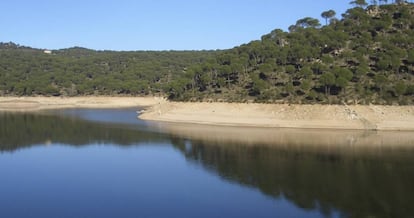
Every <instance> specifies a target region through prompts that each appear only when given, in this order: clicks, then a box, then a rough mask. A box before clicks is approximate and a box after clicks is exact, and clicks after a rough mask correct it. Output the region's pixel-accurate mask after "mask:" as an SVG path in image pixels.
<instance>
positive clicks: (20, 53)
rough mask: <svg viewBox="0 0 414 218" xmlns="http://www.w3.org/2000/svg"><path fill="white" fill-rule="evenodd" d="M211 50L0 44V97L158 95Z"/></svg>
mask: <svg viewBox="0 0 414 218" xmlns="http://www.w3.org/2000/svg"><path fill="white" fill-rule="evenodd" d="M218 53H219V52H216V51H157V52H155V51H136V52H115V51H94V50H89V49H85V48H80V47H74V48H69V49H61V50H53V51H48V50H41V49H33V48H29V47H24V46H19V45H16V44H14V43H0V95H18V96H22V95H53V96H60V95H64V96H75V95H149V94H151V95H163V94H164V90H163V89H165V86H166V85H167V84H169V83H170V81H172V80H177V79H179V78H181V77H183V76H185V70H186V67H187V66H189V65H193V64H197V63H202V62H204V61H205V60H206V59H208V58H211V57H213V55H215V54H218Z"/></svg>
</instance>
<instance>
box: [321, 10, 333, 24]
mask: <svg viewBox="0 0 414 218" xmlns="http://www.w3.org/2000/svg"><path fill="white" fill-rule="evenodd" d="M335 15H336V12H335V11H334V10H328V11H324V12H322V14H321V16H322V17H323V18H325V25H328V19H331V18H333V17H334V16H335Z"/></svg>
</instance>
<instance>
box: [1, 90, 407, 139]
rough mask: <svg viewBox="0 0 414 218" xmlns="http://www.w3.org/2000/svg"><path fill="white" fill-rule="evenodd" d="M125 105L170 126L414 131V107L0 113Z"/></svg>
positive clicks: (110, 102) (130, 101)
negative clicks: (130, 109)
mask: <svg viewBox="0 0 414 218" xmlns="http://www.w3.org/2000/svg"><path fill="white" fill-rule="evenodd" d="M128 107H129V108H130V107H137V109H138V107H145V109H144V110H142V111H140V112H139V116H138V117H139V118H140V119H142V120H148V121H160V122H168V123H172V124H174V123H187V124H203V125H207V124H208V125H214V126H236V127H261V128H293V129H339V130H392V131H395V130H397V131H414V106H383V105H295V104H256V103H219V102H214V103H208V102H169V101H167V100H165V99H164V98H161V97H110V96H83V97H43V96H37V97H0V112H1V111H5V112H29V111H31V112H33V111H41V110H50V109H65V108H100V109H102V108H128ZM213 128H214V127H213Z"/></svg>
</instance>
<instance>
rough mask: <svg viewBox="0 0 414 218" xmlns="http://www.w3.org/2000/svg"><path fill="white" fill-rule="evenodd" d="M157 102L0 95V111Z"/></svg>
mask: <svg viewBox="0 0 414 218" xmlns="http://www.w3.org/2000/svg"><path fill="white" fill-rule="evenodd" d="M157 102H159V100H158V98H156V97H107V96H86V97H42V96H39V97H0V111H12V112H25V111H38V110H47V109H63V108H126V107H148V106H152V105H155V104H156V103H157Z"/></svg>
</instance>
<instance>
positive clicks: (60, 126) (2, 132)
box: [0, 110, 168, 151]
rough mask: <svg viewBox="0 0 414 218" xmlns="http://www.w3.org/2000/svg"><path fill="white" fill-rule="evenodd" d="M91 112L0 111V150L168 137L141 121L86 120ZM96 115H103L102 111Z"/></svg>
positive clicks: (120, 143)
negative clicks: (86, 115)
mask: <svg viewBox="0 0 414 218" xmlns="http://www.w3.org/2000/svg"><path fill="white" fill-rule="evenodd" d="M91 111H92V110H79V111H78V112H75V111H74V110H67V111H54V112H50V113H34V114H31V113H24V114H22V113H17V114H16V113H2V114H0V120H1V125H0V151H13V150H17V149H21V148H24V147H30V146H33V145H49V144H52V143H59V144H67V145H73V146H85V145H89V144H92V143H100V144H110V143H111V144H117V145H120V146H128V145H132V144H140V143H146V144H148V143H154V142H165V141H167V140H168V138H166V136H165V135H164V134H161V133H158V132H151V131H144V130H143V129H145V128H146V127H145V126H144V125H143V123H139V122H138V123H122V122H120V123H116V122H112V123H111V122H110V121H104V122H98V121H97V120H86V119H83V117H82V116H83V115H85V114H88V113H91ZM104 112H105V113H109V110H108V111H104ZM134 113H135V112H134ZM95 114H99V112H97V113H95ZM96 116H99V115H96ZM130 120H131V119H130ZM132 120H134V117H132Z"/></svg>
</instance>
